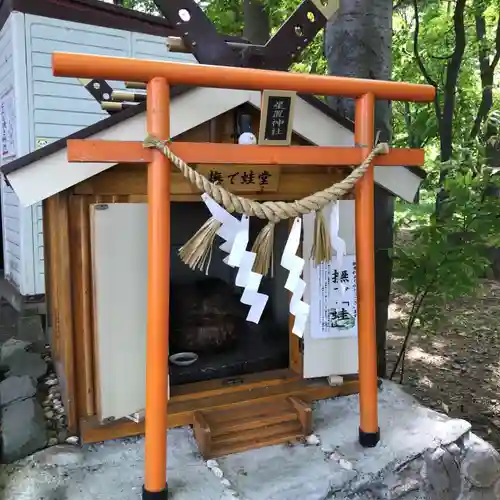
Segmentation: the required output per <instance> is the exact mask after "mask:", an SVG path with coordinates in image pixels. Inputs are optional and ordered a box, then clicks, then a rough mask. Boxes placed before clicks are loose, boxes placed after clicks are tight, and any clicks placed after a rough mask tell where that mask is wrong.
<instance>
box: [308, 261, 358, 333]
mask: <svg viewBox="0 0 500 500" xmlns="http://www.w3.org/2000/svg"><path fill="white" fill-rule="evenodd" d="M309 266H310V277H311V279H310V297H311V312H310V318H311V322H310V325H311V337H312V338H313V339H332V338H342V337H355V336H357V334H358V315H357V308H358V305H357V295H356V293H357V290H356V257H355V256H354V255H345V256H344V257H343V259H342V265H341V266H340V267H338V261H337V258H336V257H333V259H332V260H331V261H330V262H325V263H322V264H320V265H319V266H316V265H315V264H314V261H313V259H309Z"/></svg>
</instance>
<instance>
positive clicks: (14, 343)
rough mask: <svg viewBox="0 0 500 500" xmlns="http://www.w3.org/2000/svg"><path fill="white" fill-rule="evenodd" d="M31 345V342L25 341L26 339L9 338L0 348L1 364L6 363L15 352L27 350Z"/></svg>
mask: <svg viewBox="0 0 500 500" xmlns="http://www.w3.org/2000/svg"><path fill="white" fill-rule="evenodd" d="M29 345H30V343H29V342H25V341H24V340H17V339H9V340H7V342H4V344H3V345H2V347H1V348H0V364H4V363H5V362H6V360H7V359H8V358H9V357H10V356H12V355H13V354H14V353H16V352H18V351H25V350H26V348H27V347H28V346H29Z"/></svg>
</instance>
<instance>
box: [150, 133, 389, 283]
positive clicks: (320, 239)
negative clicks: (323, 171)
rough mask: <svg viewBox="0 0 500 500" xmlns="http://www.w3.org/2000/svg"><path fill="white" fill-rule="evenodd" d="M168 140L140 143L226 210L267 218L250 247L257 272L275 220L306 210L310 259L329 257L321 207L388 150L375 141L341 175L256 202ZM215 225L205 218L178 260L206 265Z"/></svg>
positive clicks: (267, 258) (264, 265) (268, 250)
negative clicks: (214, 178)
mask: <svg viewBox="0 0 500 500" xmlns="http://www.w3.org/2000/svg"><path fill="white" fill-rule="evenodd" d="M169 142H170V141H160V140H158V139H156V138H155V137H152V136H148V137H147V138H146V139H145V140H144V143H143V146H144V147H145V148H155V149H158V150H159V151H161V152H162V153H163V154H164V155H165V156H166V157H167V158H168V159H169V160H170V162H171V163H172V164H173V165H175V167H176V168H177V169H178V170H179V171H180V172H181V173H182V175H183V176H184V177H185V178H186V179H188V180H189V182H191V184H193V185H195V186H196V187H197V188H198V189H199V190H200V191H202V192H204V193H207V194H208V195H209V196H210V197H211V198H213V199H214V200H215V201H216V202H217V203H219V204H220V205H222V206H223V207H224V208H225V209H226V210H227V211H228V212H230V213H232V212H237V213H239V214H244V215H247V216H249V217H258V218H259V219H264V220H267V221H269V224H267V225H266V227H265V228H264V229H263V230H262V231H261V233H260V234H259V235H258V237H257V239H256V241H255V243H254V245H253V248H252V251H255V253H257V259H256V262H255V266H254V271H255V272H259V274H265V272H267V271H268V270H269V267H270V265H271V260H272V246H273V241H274V227H275V225H276V223H277V222H279V221H281V220H286V219H291V218H295V217H300V216H301V215H304V214H307V213H310V212H317V215H316V224H315V242H314V256H313V257H314V261H315V263H316V265H318V264H320V263H321V262H324V261H325V260H329V259H330V258H331V255H332V248H331V245H330V242H329V240H330V239H329V237H328V230H327V228H326V223H325V220H324V215H323V214H322V213H320V212H321V210H322V209H323V208H324V207H325V206H326V205H328V204H329V203H330V202H332V201H336V200H338V199H340V198H342V197H343V196H345V195H346V194H348V193H349V192H350V191H351V190H352V189H353V188H354V186H355V185H356V182H357V181H358V180H359V179H361V177H363V175H364V174H365V172H366V171H367V170H368V168H369V167H370V165H371V163H372V161H373V159H374V158H375V156H377V155H380V154H386V153H388V152H389V146H388V145H387V144H386V143H380V144H377V145H376V146H375V147H374V148H373V150H372V152H371V153H370V154H369V155H368V156H367V157H366V159H365V160H364V161H363V163H362V164H361V165H360V166H359V167H357V168H355V169H354V170H353V171H352V172H351V173H350V174H349V175H348V176H347V177H346V178H345V179H343V180H342V181H340V182H338V183H337V184H334V185H332V186H330V187H329V188H327V189H324V190H323V191H318V192H316V193H314V194H312V195H310V196H306V197H305V198H302V199H301V200H297V201H294V202H292V203H288V202H284V201H266V202H264V203H260V202H258V201H255V200H250V199H248V198H243V197H241V196H238V195H235V194H233V193H231V192H229V191H227V190H226V189H224V188H223V187H222V186H221V185H220V184H214V183H212V182H210V181H209V180H208V179H207V178H206V177H204V176H203V175H202V174H200V173H199V172H197V171H196V170H194V169H193V168H191V167H190V166H189V165H187V164H186V163H185V162H184V161H183V160H182V159H181V158H179V157H178V156H176V155H175V154H174V153H173V152H172V151H171V150H170V148H169V147H168V144H169ZM219 229H220V224H219V223H218V221H217V220H215V219H213V218H211V219H209V220H208V221H207V222H206V223H205V224H204V225H203V226H202V227H201V228H200V230H199V231H198V232H197V233H196V234H195V235H194V236H193V237H192V238H191V239H190V240H189V241H188V242H186V244H185V245H184V246H183V247H182V248H181V249H180V251H179V256H180V258H181V259H182V261H183V262H184V263H186V264H187V265H188V266H189V267H191V268H192V269H206V268H207V267H208V265H209V263H210V255H211V248H212V245H213V243H214V239H215V235H216V234H217V231H218V230H219ZM257 270H258V271H257ZM260 271H262V273H261V272H260Z"/></svg>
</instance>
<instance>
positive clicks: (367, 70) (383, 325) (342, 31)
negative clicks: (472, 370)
mask: <svg viewBox="0 0 500 500" xmlns="http://www.w3.org/2000/svg"><path fill="white" fill-rule="evenodd" d="M325 55H326V57H327V59H328V68H329V72H330V74H332V75H337V76H349V77H358V78H371V79H376V80H390V79H391V72H392V0H341V2H340V9H339V11H338V12H337V16H336V17H335V18H334V20H333V21H332V22H329V23H328V24H327V27H326V33H325ZM329 104H330V106H331V107H333V108H334V109H336V110H337V111H339V112H340V113H342V114H344V115H345V116H347V117H348V118H350V119H353V118H354V101H353V100H352V99H343V98H337V97H333V98H331V99H330V100H329ZM390 120H391V108H390V103H388V102H384V101H377V104H376V110H375V130H376V131H377V132H379V133H380V139H381V140H383V141H389V140H390V137H391V124H390ZM393 222H394V198H393V197H392V196H391V195H390V194H389V193H388V192H387V191H385V190H383V189H382V188H379V187H378V186H376V188H375V278H376V311H377V351H378V372H379V376H381V377H383V376H385V375H386V352H385V347H386V330H387V319H388V313H387V310H388V307H389V295H390V289H391V275H392V260H391V258H390V256H389V250H390V249H391V248H392V246H393Z"/></svg>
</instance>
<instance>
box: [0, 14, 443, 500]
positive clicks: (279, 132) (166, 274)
mask: <svg viewBox="0 0 500 500" xmlns="http://www.w3.org/2000/svg"><path fill="white" fill-rule="evenodd" d="M309 8H311V7H310V6H309ZM179 17H180V14H179ZM180 19H181V21H179V22H187V21H183V19H182V17H180ZM186 31H188V30H186ZM53 70H54V74H55V75H56V76H64V77H71V78H82V79H109V80H116V81H125V82H136V86H138V84H139V83H142V84H146V86H147V94H146V96H145V99H146V116H147V119H146V120H144V119H143V118H144V117H142V119H139V118H138V117H139V116H140V114H139V113H137V111H136V110H135V109H131V110H126V111H123V112H122V113H129V114H130V117H129V120H126V121H123V122H119V121H117V124H116V126H115V127H111V128H109V129H105V128H101V129H100V130H97V129H96V130H93V131H92V132H91V133H89V132H88V131H87V132H86V133H85V134H84V135H81V134H80V135H77V134H75V135H74V136H73V137H69V138H68V140H67V147H61V145H59V146H57V147H56V146H54V147H53V148H52V150H51V151H50V152H49V154H47V155H46V156H45V157H43V158H42V159H39V160H38V161H37V162H33V163H30V162H29V161H27V162H25V164H24V165H21V164H19V163H18V164H14V166H13V167H12V166H11V167H10V169H8V170H4V173H5V175H6V177H7V180H8V182H10V183H11V185H12V187H13V189H14V190H15V191H16V193H17V194H18V196H19V198H20V199H21V201H22V202H23V203H24V204H26V205H29V204H31V203H34V202H36V201H40V200H44V220H45V228H44V232H45V238H46V248H47V257H46V259H47V261H48V263H49V265H48V269H47V275H48V290H49V297H50V300H49V305H50V309H51V312H52V316H53V324H54V330H53V338H52V344H53V347H54V352H55V355H54V358H55V359H56V361H57V363H58V367H57V369H58V372H59V374H60V379H61V382H62V384H63V388H62V389H63V391H64V396H65V405H66V408H67V411H68V416H69V420H70V425H71V426H72V427H73V429H76V428H78V429H79V431H80V434H81V436H82V438H83V441H84V442H92V441H100V440H104V439H111V438H115V437H120V436H126V435H132V434H140V433H143V432H145V434H146V439H145V486H144V495H143V498H166V497H167V486H166V484H167V478H166V442H165V439H166V429H167V428H169V427H175V426H181V425H192V426H193V429H194V434H195V437H196V440H197V442H198V445H199V447H200V451H201V453H202V454H203V455H204V456H205V457H207V458H208V457H217V456H221V455H225V454H228V453H232V452H237V451H243V450H246V449H249V448H253V447H257V446H266V445H269V444H276V443H282V442H287V441H293V440H295V439H297V438H300V437H302V438H303V437H305V436H307V435H308V434H309V433H310V432H311V431H312V410H311V402H312V401H314V400H317V399H322V398H328V397H333V396H339V395H345V394H351V393H354V392H358V391H359V394H360V422H359V440H360V443H361V444H362V445H363V446H366V447H371V446H376V444H377V443H378V441H379V439H380V430H379V428H378V416H377V370H376V341H375V273H374V204H373V196H374V194H373V193H374V177H375V175H374V172H375V169H376V168H383V169H394V170H396V169H399V168H402V167H400V166H401V165H405V166H420V165H422V164H423V161H424V154H423V151H422V150H412V149H389V148H388V146H387V145H385V144H375V137H374V135H375V134H374V126H373V125H374V110H375V101H376V99H383V100H403V101H415V102H430V101H432V99H433V98H434V93H435V89H434V88H433V87H430V86H425V85H412V84H405V83H397V82H383V81H373V80H362V79H348V78H335V77H327V76H318V75H303V74H292V73H286V72H281V71H272V70H262V69H249V68H242V67H231V66H210V65H195V64H181V63H173V62H158V61H147V60H137V59H128V58H114V57H104V56H91V55H83V54H68V53H55V54H54V55H53ZM179 85H188V86H191V87H201V88H199V89H194V90H191V91H190V92H186V93H185V94H180V95H179V94H177V95H175V93H176V91H175V88H176V87H175V86H179ZM219 92H220V93H222V94H223V99H221V98H220V96H219V98H218V99H216V98H215V97H216V96H217V95H218V94H217V93H219ZM300 94H312V95H327V96H328V95H342V96H346V97H351V98H354V99H355V100H356V119H355V130H354V140H355V144H356V145H355V146H325V145H323V144H320V141H319V140H318V141H317V142H316V144H319V145H313V144H314V142H313V141H311V140H309V141H308V140H307V139H305V138H304V135H305V134H299V133H298V130H297V127H299V122H301V121H302V120H301V119H300V118H301V117H300V116H297V113H298V112H299V108H300V106H303V105H302V104H301V103H302V101H301V100H300V97H298V95H300ZM256 96H257V98H256ZM196 99H199V102H198V106H193V103H194V102H195V100H196ZM215 102H218V103H221V102H224V103H225V106H226V108H225V109H223V110H221V109H220V108H217V110H214V109H211V108H213V107H214V106H215ZM252 102H253V105H252ZM194 107H195V108H196V110H197V111H196V113H193V108H194ZM304 109H305V108H304V107H302V111H300V112H301V113H302V112H304V111H303V110H304ZM235 110H236V111H235ZM195 114H197V115H199V116H197V118H196V120H195V121H194V122H193V116H194V115H195ZM200 116H201V117H205V119H204V120H203V119H200ZM114 119H115V117H114V116H113V117H110V118H109V119H108V120H114ZM127 121H128V125H124V123H126V122H127ZM69 163H77V164H72V165H70V164H69ZM353 166H355V168H354V169H353ZM356 166H357V167H356ZM190 206H191V207H198V208H199V209H200V210H199V211H198V212H197V213H196V212H195V211H192V210H190V209H188V207H190ZM195 210H197V209H195ZM188 214H189V215H188ZM210 215H211V216H212V217H211V218H210ZM207 219H208V220H207ZM193 220H194V224H193ZM193 229H194V231H193ZM197 229H198V231H196V230H197ZM192 232H196V234H195V235H194V236H193V235H192ZM189 268H192V269H189ZM207 269H208V271H207ZM200 270H201V271H204V272H208V274H209V280H208V279H207V277H206V276H204V275H203V273H202V272H200ZM196 273H198V274H196ZM210 273H215V275H214V274H212V275H210ZM188 276H189V277H191V278H192V276H197V277H198V278H197V279H196V280H195V281H194V282H193V279H191V278H188ZM228 288H230V289H231V293H230V292H229V291H228ZM327 289H328V290H329V291H328V292H327ZM325 293H326V294H327V295H328V294H329V295H328V297H329V298H328V300H327V299H325V297H324V295H325ZM207 297H208V298H209V299H210V300H208V299H207ZM330 298H331V299H332V301H330ZM200 304H201V305H200ZM183 311H184V312H183ZM186 311H187V312H186ZM190 312H191V313H192V316H196V318H197V321H194V322H193V321H191V322H190V321H188V320H186V318H187V317H188V316H189V313H190ZM214 318H216V319H214ZM221 325H222V326H221ZM200 326H201V328H200ZM281 331H284V334H282V333H281ZM339 332H341V334H340V335H339ZM279 339H281V340H279ZM283 339H284V344H283V343H282V341H283ZM283 345H285V346H286V349H284V350H283V349H282V346H283ZM256 346H257V347H259V346H260V348H257V347H256ZM358 346H359V347H358ZM169 349H170V352H169ZM308 349H309V351H308ZM174 351H175V352H174ZM186 351H187V352H186ZM221 353H222V354H221ZM228 353H229V354H228ZM172 354H173V355H177V357H174V356H170V355H172ZM169 356H170V357H169ZM221 356H222V357H221ZM235 359H236V361H235ZM221 360H222V361H221ZM329 363H330V364H329ZM332 363H333V364H332ZM197 367H198V368H197ZM318 369H322V370H323V371H315V370H318ZM193 370H194V371H193ZM338 375H346V376H345V377H343V378H342V377H340V378H338V377H335V376H338ZM349 375H352V376H349ZM193 377H194V378H193ZM141 398H143V400H142V401H143V403H144V405H143V406H142V407H137V404H138V401H141ZM131 402H132V403H131ZM131 404H132V405H133V406H131ZM143 409H144V410H145V414H144V413H143V411H142V410H143ZM125 416H126V417H128V418H122V417H125Z"/></svg>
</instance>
